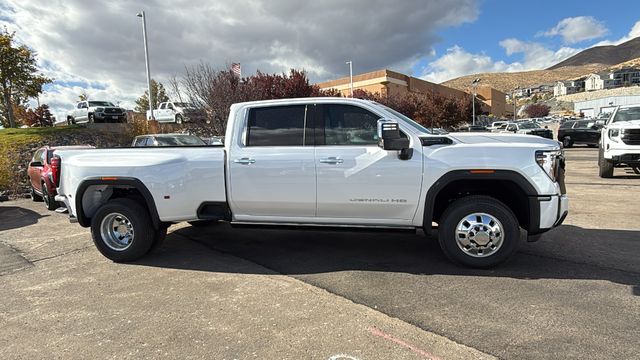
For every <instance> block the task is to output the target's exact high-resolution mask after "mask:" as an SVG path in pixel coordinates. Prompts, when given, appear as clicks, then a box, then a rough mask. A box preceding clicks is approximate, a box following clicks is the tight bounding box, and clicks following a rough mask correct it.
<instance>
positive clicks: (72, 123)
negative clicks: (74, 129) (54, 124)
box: [67, 117, 76, 125]
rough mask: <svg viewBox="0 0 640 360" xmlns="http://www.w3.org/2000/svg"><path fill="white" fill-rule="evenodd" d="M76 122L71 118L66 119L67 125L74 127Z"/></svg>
mask: <svg viewBox="0 0 640 360" xmlns="http://www.w3.org/2000/svg"><path fill="white" fill-rule="evenodd" d="M75 123H76V121H75V120H74V119H73V118H72V117H68V118H67V125H75Z"/></svg>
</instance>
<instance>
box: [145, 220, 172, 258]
mask: <svg viewBox="0 0 640 360" xmlns="http://www.w3.org/2000/svg"><path fill="white" fill-rule="evenodd" d="M168 228H169V225H166V226H164V225H163V226H160V230H156V236H155V238H154V239H153V245H151V249H149V253H153V252H155V251H156V250H158V249H159V248H161V247H162V244H164V239H166V238H167V229H168Z"/></svg>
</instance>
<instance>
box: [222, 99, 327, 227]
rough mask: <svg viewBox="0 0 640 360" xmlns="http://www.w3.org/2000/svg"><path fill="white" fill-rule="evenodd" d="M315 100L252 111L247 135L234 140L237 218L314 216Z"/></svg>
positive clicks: (232, 155)
mask: <svg viewBox="0 0 640 360" xmlns="http://www.w3.org/2000/svg"><path fill="white" fill-rule="evenodd" d="M311 107H313V105H286V106H276V107H274V106H270V107H262V108H260V107H258V108H252V109H250V110H249V112H248V114H247V118H246V126H245V127H244V129H246V130H245V134H244V135H243V136H242V139H241V140H239V141H238V142H237V143H233V144H231V149H230V155H229V156H230V157H229V161H228V164H229V171H230V173H229V178H230V181H229V184H228V186H229V190H230V202H231V205H232V210H233V214H234V217H235V220H239V221H268V222H278V221H279V219H278V218H279V217H282V218H286V219H287V220H291V219H292V218H300V219H301V221H302V219H303V218H305V217H306V218H308V217H313V216H315V213H316V169H315V158H314V151H315V150H314V147H313V128H312V126H311V122H310V119H309V118H308V117H307V112H308V108H311Z"/></svg>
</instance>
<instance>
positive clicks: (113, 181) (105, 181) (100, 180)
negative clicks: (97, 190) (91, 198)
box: [75, 176, 161, 229]
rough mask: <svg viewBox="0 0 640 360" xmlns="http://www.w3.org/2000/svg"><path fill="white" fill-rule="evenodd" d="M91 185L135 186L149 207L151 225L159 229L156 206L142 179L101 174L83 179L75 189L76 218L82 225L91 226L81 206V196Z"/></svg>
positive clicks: (159, 222) (159, 223)
mask: <svg viewBox="0 0 640 360" xmlns="http://www.w3.org/2000/svg"><path fill="white" fill-rule="evenodd" d="M93 185H111V186H117V185H125V186H130V187H133V188H135V189H136V190H138V191H139V192H140V194H141V195H142V197H143V198H144V201H145V204H146V205H147V209H149V216H150V217H151V221H152V223H153V227H154V228H155V229H159V228H160V225H161V221H160V217H159V216H158V209H157V208H156V203H155V200H154V199H153V195H151V192H150V191H149V189H147V187H146V186H145V185H144V184H143V183H142V181H140V180H138V179H136V178H129V177H106V176H101V177H97V178H88V179H85V180H83V181H82V182H81V183H80V185H79V186H78V190H77V191H76V195H75V196H76V215H77V219H78V223H79V224H80V225H81V226H83V227H89V226H91V220H90V219H89V218H87V216H86V215H85V214H84V210H83V208H82V198H83V197H84V193H85V192H86V191H87V188H89V186H93Z"/></svg>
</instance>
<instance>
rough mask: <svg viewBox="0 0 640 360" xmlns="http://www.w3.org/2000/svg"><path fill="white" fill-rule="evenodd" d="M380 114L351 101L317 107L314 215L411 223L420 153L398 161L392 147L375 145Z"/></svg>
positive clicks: (349, 220)
mask: <svg viewBox="0 0 640 360" xmlns="http://www.w3.org/2000/svg"><path fill="white" fill-rule="evenodd" d="M381 117H382V116H380V115H377V114H375V113H373V112H372V111H369V110H367V109H364V108H361V107H358V106H354V105H343V104H335V105H334V104H326V105H322V106H321V109H319V116H318V119H319V120H318V121H317V123H318V125H317V126H316V144H317V145H316V167H317V187H318V189H317V194H318V200H317V203H318V205H317V216H318V217H324V218H335V219H337V220H336V221H339V222H342V223H355V224H362V223H375V224H388V225H402V224H410V222H411V220H412V219H413V217H414V215H415V212H416V209H417V207H418V201H419V196H420V187H421V184H422V158H421V155H420V152H418V151H415V154H414V155H413V157H412V158H411V159H409V160H400V159H399V158H398V152H397V151H386V150H383V149H382V148H380V147H379V146H378V136H377V121H378V119H380V118H381ZM413 142H414V141H412V143H413ZM412 146H418V145H417V144H412Z"/></svg>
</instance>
